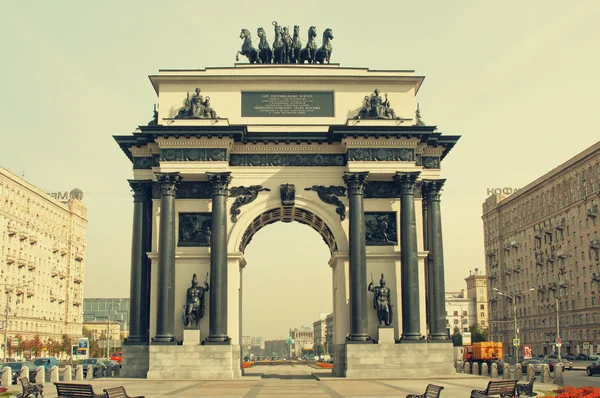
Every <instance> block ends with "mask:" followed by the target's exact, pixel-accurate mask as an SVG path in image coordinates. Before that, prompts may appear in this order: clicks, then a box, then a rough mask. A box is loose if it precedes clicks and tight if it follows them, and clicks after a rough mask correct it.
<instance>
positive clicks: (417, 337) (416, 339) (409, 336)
mask: <svg viewBox="0 0 600 398" xmlns="http://www.w3.org/2000/svg"><path fill="white" fill-rule="evenodd" d="M426 342H427V340H425V339H424V338H422V336H421V334H420V333H405V334H403V335H402V337H400V340H398V343H426Z"/></svg>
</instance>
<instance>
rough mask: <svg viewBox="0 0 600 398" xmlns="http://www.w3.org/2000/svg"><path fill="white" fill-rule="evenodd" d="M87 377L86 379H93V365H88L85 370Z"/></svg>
mask: <svg viewBox="0 0 600 398" xmlns="http://www.w3.org/2000/svg"><path fill="white" fill-rule="evenodd" d="M85 378H86V380H92V379H93V378H94V368H93V367H92V365H88V366H87V370H86V372H85Z"/></svg>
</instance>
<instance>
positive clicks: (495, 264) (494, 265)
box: [490, 262, 498, 268]
mask: <svg viewBox="0 0 600 398" xmlns="http://www.w3.org/2000/svg"><path fill="white" fill-rule="evenodd" d="M490 268H498V263H497V262H493V263H490Z"/></svg>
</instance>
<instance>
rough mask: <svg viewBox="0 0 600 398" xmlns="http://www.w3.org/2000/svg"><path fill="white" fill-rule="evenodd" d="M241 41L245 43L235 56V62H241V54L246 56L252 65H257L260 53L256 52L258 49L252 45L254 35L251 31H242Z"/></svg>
mask: <svg viewBox="0 0 600 398" xmlns="http://www.w3.org/2000/svg"><path fill="white" fill-rule="evenodd" d="M240 39H244V43H243V44H242V50H241V51H238V52H237V54H236V55H235V60H236V61H239V60H240V54H241V55H244V56H246V58H248V61H250V63H251V64H253V63H255V62H256V60H257V58H258V51H256V48H254V46H253V45H252V35H251V34H250V31H249V30H248V29H242V32H241V33H240Z"/></svg>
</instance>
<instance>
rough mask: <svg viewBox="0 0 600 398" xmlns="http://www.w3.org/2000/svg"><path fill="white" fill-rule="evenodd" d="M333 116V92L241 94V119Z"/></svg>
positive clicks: (260, 92) (247, 92) (262, 92)
mask: <svg viewBox="0 0 600 398" xmlns="http://www.w3.org/2000/svg"><path fill="white" fill-rule="evenodd" d="M333 116H334V113H333V91H277V92H276V91H259V92H255V91H246V92H242V117H333Z"/></svg>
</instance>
